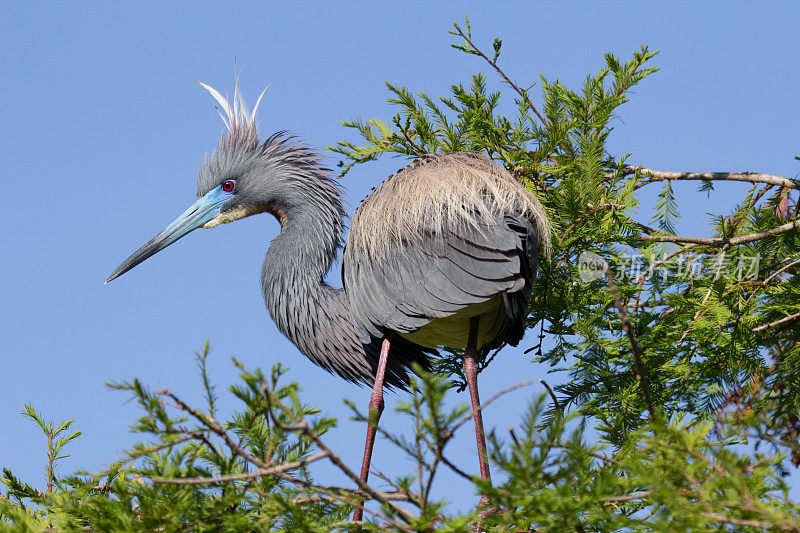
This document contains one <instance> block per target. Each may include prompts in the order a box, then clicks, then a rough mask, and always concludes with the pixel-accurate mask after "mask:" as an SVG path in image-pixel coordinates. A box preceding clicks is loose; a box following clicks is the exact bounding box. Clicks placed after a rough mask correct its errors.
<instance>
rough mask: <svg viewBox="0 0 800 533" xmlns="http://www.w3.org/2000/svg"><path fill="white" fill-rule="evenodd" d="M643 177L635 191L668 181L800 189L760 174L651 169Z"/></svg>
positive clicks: (630, 171) (624, 171)
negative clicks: (764, 185)
mask: <svg viewBox="0 0 800 533" xmlns="http://www.w3.org/2000/svg"><path fill="white" fill-rule="evenodd" d="M637 170H639V168H638V167H635V166H633V165H625V166H624V167H622V169H621V171H622V175H623V176H624V175H628V174H635V173H636V171H637ZM641 175H642V176H647V177H648V179H646V180H644V181H640V182H639V183H637V184H636V186H635V187H634V189H639V188H641V187H644V186H645V185H648V184H650V183H654V182H657V181H668V180H680V181H684V180H690V181H744V182H749V183H767V184H769V185H778V186H780V187H788V188H790V189H800V184H798V183H797V181H795V180H792V179H789V178H785V177H783V176H774V175H771V174H761V173H759V172H670V171H664V170H653V169H651V168H643V169H641Z"/></svg>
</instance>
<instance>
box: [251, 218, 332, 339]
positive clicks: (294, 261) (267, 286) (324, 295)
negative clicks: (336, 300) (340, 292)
mask: <svg viewBox="0 0 800 533" xmlns="http://www.w3.org/2000/svg"><path fill="white" fill-rule="evenodd" d="M326 215H327V216H326ZM330 215H331V213H330V212H328V213H324V212H320V209H319V208H315V206H314V205H305V206H300V207H295V208H293V209H291V210H287V211H286V212H285V216H284V220H283V221H282V222H283V225H282V228H281V233H280V235H278V236H277V237H276V238H275V239H273V241H272V243H271V244H270V247H269V249H268V250H267V254H266V257H265V258H264V264H263V266H262V268H261V286H262V289H263V291H264V301H265V303H266V305H267V309H268V310H269V313H270V315H271V316H272V319H273V320H274V321H275V324H276V325H277V327H278V329H279V330H280V331H281V332H282V333H283V334H284V335H286V337H288V338H289V340H290V341H292V342H293V343H294V344H295V345H297V347H298V348H300V350H301V351H302V352H303V353H306V354H308V350H307V349H304V348H305V344H306V343H308V342H309V341H311V339H310V338H309V335H312V334H313V333H314V328H313V324H312V323H311V321H312V320H313V317H315V316H318V313H319V311H321V309H320V307H321V306H324V305H326V304H328V302H329V300H330V298H331V296H333V294H332V293H335V292H337V291H336V289H333V288H332V287H330V286H329V285H327V284H326V283H325V281H324V276H325V274H326V273H327V272H328V270H329V269H330V266H331V264H332V263H333V260H334V258H335V257H336V253H337V251H338V247H339V245H340V234H341V227H342V226H341V219H339V220H331V217H330Z"/></svg>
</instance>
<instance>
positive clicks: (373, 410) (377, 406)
mask: <svg viewBox="0 0 800 533" xmlns="http://www.w3.org/2000/svg"><path fill="white" fill-rule="evenodd" d="M391 340H392V334H391V333H388V334H387V335H386V337H384V339H383V344H382V345H381V358H380V360H379V361H378V372H377V373H376V374H375V385H373V387H372V396H370V399H369V424H368V426H367V441H366V442H365V443H364V460H363V461H362V463H361V481H363V482H364V483H366V482H367V478H369V464H370V462H372V448H373V446H374V445H375V434H376V433H377V431H378V420H380V418H381V413H382V412H383V379H384V377H385V376H386V361H387V360H388V359H389V346H390V344H391ZM363 518H364V508H363V507H362V506H358V507H356V510H355V511H354V512H353V521H355V522H360V521H361V520H363Z"/></svg>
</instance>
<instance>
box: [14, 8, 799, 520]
mask: <svg viewBox="0 0 800 533" xmlns="http://www.w3.org/2000/svg"><path fill="white" fill-rule="evenodd" d="M2 11H3V13H2V15H1V16H0V80H2V83H0V98H1V99H2V101H3V102H4V104H5V109H4V112H3V119H4V120H3V127H2V128H0V161H1V162H2V163H1V164H0V172H2V178H3V179H2V182H3V183H5V184H6V185H5V187H6V190H5V192H4V198H6V200H5V201H4V207H3V211H4V216H3V222H4V226H5V228H4V230H3V231H2V233H0V239H1V240H0V246H1V248H0V249H2V250H3V259H2V261H0V280H2V305H1V306H0V335H2V339H3V343H2V368H3V371H4V373H3V375H2V387H0V425H1V427H2V428H3V429H2V431H0V464H2V465H3V466H12V467H13V468H14V470H15V471H16V472H17V473H18V474H20V475H22V476H23V477H24V478H25V479H26V480H27V481H29V482H32V483H35V484H39V485H40V484H41V479H42V471H43V464H44V443H43V440H42V437H41V436H40V434H39V433H38V431H37V430H36V429H34V427H33V425H32V424H30V423H29V422H26V421H24V420H23V419H22V418H21V417H20V416H19V414H18V413H19V411H20V410H21V409H22V407H23V404H25V403H28V402H33V403H34V404H35V405H36V407H37V408H38V409H39V410H41V411H42V412H43V413H44V415H45V417H46V418H48V419H56V420H61V419H64V418H70V417H75V418H76V427H77V428H78V429H80V430H81V431H83V432H84V437H82V439H81V440H80V441H78V443H77V445H75V446H73V448H72V450H71V453H72V457H71V458H70V459H69V460H67V461H65V463H64V467H63V472H65V473H66V472H71V471H73V470H75V469H88V470H97V469H99V468H101V467H102V466H103V465H104V464H107V463H108V462H110V461H113V460H114V459H116V458H117V455H116V453H117V452H118V451H119V450H122V449H123V448H124V447H125V446H128V445H130V444H131V443H132V442H133V436H132V435H130V434H129V433H128V429H127V427H128V424H130V423H131V422H133V421H134V418H135V417H136V416H137V412H136V408H135V406H134V405H133V404H131V403H128V402H126V400H127V398H125V397H124V396H122V395H120V394H119V393H117V392H113V391H110V390H108V389H107V388H106V387H105V386H104V382H105V381H107V380H126V379H131V378H133V377H139V378H141V379H142V380H143V381H144V382H145V383H148V384H150V385H152V386H154V387H169V388H170V389H171V390H173V391H174V392H176V393H177V394H179V395H181V396H183V397H185V398H186V399H187V400H190V401H195V400H199V399H200V394H199V393H200V390H199V382H198V380H197V377H196V373H195V368H194V363H193V355H192V353H193V352H194V351H196V350H199V349H200V348H201V347H202V345H203V343H204V341H205V340H206V339H209V340H210V341H211V343H212V346H213V356H212V359H211V365H210V366H211V367H212V371H213V374H214V376H215V377H216V380H217V382H218V383H219V384H220V385H227V384H230V383H232V382H234V380H235V377H236V373H235V371H234V369H233V368H232V366H231V364H230V357H231V356H236V357H237V358H238V359H239V360H241V361H242V362H244V363H245V364H246V365H248V366H250V367H256V366H260V367H262V368H269V367H270V366H271V365H272V364H274V363H275V362H278V361H280V362H282V363H284V364H285V365H287V366H289V367H290V368H291V374H290V377H291V378H293V379H297V380H299V381H301V382H302V383H303V384H304V387H305V398H306V399H307V400H308V401H309V402H311V403H312V404H315V405H318V406H324V407H325V408H326V409H328V410H329V412H331V413H332V414H333V415H335V416H338V417H339V420H340V426H339V428H338V429H336V430H334V431H333V432H332V434H331V435H330V438H329V441H330V444H331V445H332V446H333V447H334V448H335V449H337V451H339V452H340V453H341V455H342V457H343V458H344V460H345V461H347V462H348V463H349V464H351V465H353V466H354V467H356V466H357V465H358V464H359V462H360V456H361V453H362V446H363V435H362V434H363V426H361V425H356V424H354V423H353V422H350V421H349V420H348V419H347V418H348V413H349V411H348V409H347V408H346V407H344V406H343V404H342V403H341V399H342V398H344V397H347V398H350V399H352V400H353V401H355V402H357V403H359V404H366V402H367V400H368V396H369V391H367V390H366V389H361V388H358V387H356V386H353V385H349V384H345V383H343V382H341V381H340V380H338V379H337V378H334V377H331V376H329V375H328V374H326V373H325V372H324V371H322V370H320V369H318V368H317V367H314V366H313V365H312V364H311V363H309V362H308V361H307V360H306V359H305V358H304V357H303V356H301V355H300V354H299V352H298V351H297V350H296V349H295V348H294V347H293V346H292V345H291V344H290V343H289V342H288V341H287V340H286V339H284V338H283V337H282V336H281V335H280V334H279V333H278V332H277V330H276V329H275V326H274V325H273V323H272V322H271V320H270V319H269V317H268V315H267V313H266V311H265V308H264V304H263V301H262V296H261V292H260V287H259V271H260V270H259V269H260V265H261V261H262V259H263V255H264V252H265V250H266V247H267V244H268V243H269V240H270V239H271V238H272V237H274V235H275V234H276V233H277V231H278V225H277V222H275V221H274V220H273V219H272V218H271V217H267V216H260V217H252V218H250V219H247V220H245V221H242V222H239V223H237V224H231V225H226V226H223V227H220V228H218V229H215V230H213V231H198V232H195V233H194V234H192V235H191V236H189V237H187V238H186V239H184V240H182V241H181V242H180V243H178V244H176V245H173V246H172V247H170V248H169V250H166V251H164V252H162V253H160V254H158V256H156V257H154V258H152V259H150V260H148V261H147V262H146V263H144V264H142V265H141V266H139V267H137V268H136V269H135V270H133V271H132V272H130V273H128V274H126V275H125V276H124V277H122V278H120V279H119V280H117V281H115V282H114V283H111V284H109V285H107V286H104V285H103V280H105V278H106V276H107V275H108V274H109V273H110V272H111V271H112V270H113V269H114V267H116V266H117V264H119V263H120V262H121V261H122V260H123V259H124V258H125V257H127V256H128V254H129V253H131V252H133V251H134V250H135V249H136V248H138V247H139V246H140V245H141V244H142V243H144V242H145V241H146V240H147V239H149V238H150V237H151V236H152V235H154V234H155V233H156V232H157V231H159V230H160V229H162V227H164V226H165V225H166V224H167V223H169V222H170V221H171V220H172V219H173V218H174V217H175V216H177V215H178V214H180V213H181V212H182V211H183V210H184V209H185V208H186V207H187V206H188V205H189V204H190V203H192V202H193V201H194V196H195V180H196V177H197V170H198V168H199V165H200V161H201V159H202V157H203V155H204V154H205V153H206V152H208V151H210V150H212V149H213V148H214V147H215V145H216V141H217V139H218V136H219V134H220V132H221V127H222V125H221V122H220V120H219V117H218V116H217V113H216V111H215V110H214V107H213V102H212V100H211V98H210V97H209V96H208V94H206V93H205V92H204V91H203V90H202V89H201V88H200V87H199V86H197V84H195V83H194V80H202V81H204V82H207V83H209V84H211V85H213V86H215V87H217V88H218V89H220V90H223V92H224V90H226V89H230V88H231V87H232V80H233V74H234V61H236V64H237V65H238V66H239V67H240V68H241V86H242V88H243V91H244V94H245V95H246V96H249V98H250V99H251V101H252V100H253V99H254V98H255V97H256V95H257V94H258V93H259V92H260V90H261V89H262V88H263V87H264V86H265V85H266V84H268V83H271V84H272V85H271V87H270V89H269V90H268V91H267V94H266V95H265V97H264V101H263V102H262V105H261V112H260V124H261V131H262V132H263V133H266V134H268V133H271V132H273V131H277V130H282V129H288V130H291V131H293V132H296V133H297V134H299V135H300V136H302V137H303V138H305V139H306V140H307V141H308V143H309V144H310V145H313V146H319V147H324V146H326V145H331V144H334V143H335V142H336V141H337V140H340V139H351V140H353V139H354V136H353V135H352V133H351V132H349V131H346V130H345V129H344V128H342V127H341V126H340V121H341V120H346V119H353V118H356V117H364V118H369V117H380V118H384V119H386V118H388V117H389V116H390V115H391V113H393V110H392V109H391V107H390V106H389V105H388V104H387V103H386V90H385V87H384V83H385V81H387V80H389V81H393V82H398V83H401V84H403V85H406V86H408V87H410V88H412V89H413V90H415V91H424V92H427V93H430V94H433V95H443V94H445V93H446V92H447V90H448V87H449V85H450V84H451V83H454V82H468V80H469V77H470V75H471V74H473V73H475V72H480V71H483V72H487V74H488V75H489V79H490V80H492V83H493V84H495V85H497V83H496V78H495V77H494V76H493V74H492V73H491V72H488V71H487V69H486V67H485V66H484V65H483V64H481V63H480V62H479V60H477V59H476V58H474V57H471V56H466V55H464V54H461V53H459V52H457V51H455V50H453V49H451V48H450V47H449V46H448V45H449V43H450V42H451V40H450V39H451V38H450V36H449V35H448V34H447V31H448V29H449V28H450V26H451V24H452V23H453V22H454V21H461V20H463V16H464V15H465V14H467V15H469V16H470V18H471V21H472V27H473V34H474V36H475V37H476V39H477V41H478V42H479V43H481V44H482V45H484V46H487V47H488V46H490V43H491V39H492V38H493V37H495V36H499V37H501V38H502V39H503V42H504V46H503V51H504V53H503V56H502V58H501V65H502V66H503V67H504V68H505V69H506V71H507V72H508V73H509V75H510V76H511V77H512V78H513V79H515V80H517V81H518V82H519V83H521V84H530V83H533V82H536V81H538V76H539V73H542V74H544V75H545V76H547V77H550V78H555V77H557V78H559V79H560V80H561V81H563V82H565V83H567V84H570V85H572V86H576V85H577V84H579V83H580V82H581V81H582V79H583V78H584V77H585V75H586V74H587V73H588V72H593V71H596V70H597V69H599V68H600V67H601V65H602V61H603V54H604V53H605V52H613V53H615V54H617V55H620V56H622V57H623V58H626V57H629V56H630V54H631V52H632V51H633V50H635V49H637V48H638V47H639V45H641V44H648V45H650V47H651V48H652V49H661V51H662V52H661V54H660V55H659V56H658V57H657V59H656V60H655V64H656V65H657V66H659V67H661V69H662V70H661V71H660V72H659V73H657V74H655V75H654V76H652V77H651V78H650V79H649V80H647V81H645V82H644V83H643V84H642V85H640V86H639V87H638V88H637V89H636V91H635V94H633V96H632V101H631V102H630V103H628V104H626V105H625V106H624V107H623V108H622V109H621V111H620V113H619V117H618V119H617V120H616V122H615V128H616V129H615V132H614V133H613V135H612V138H611V143H610V148H611V150H612V151H613V152H614V153H616V154H618V155H622V154H624V153H628V152H630V153H631V154H632V156H631V161H632V162H635V163H641V164H643V165H645V166H648V167H651V168H658V169H664V170H697V171H701V170H741V171H743V170H754V171H761V172H767V173H773V174H779V175H785V176H791V177H796V176H797V174H798V163H797V162H796V161H794V160H793V156H795V155H797V154H798V153H800V143H799V142H798V141H800V139H798V127H797V125H798V124H799V123H800V105H799V104H798V98H797V88H798V87H800V70H799V69H798V68H797V57H798V45H797V32H796V24H797V20H798V15H800V9H798V6H797V4H790V3H766V2H762V3H752V4H750V3H727V2H726V3H703V4H695V3H674V4H673V3H670V4H667V3H638V2H631V3H628V2H609V3H601V2H592V3H588V2H587V3H522V2H519V3H516V2H508V3H503V2H492V3H485V4H479V3H448V2H440V3H423V2H409V3H393V2H331V3H321V2H320V3H269V4H262V3H225V4H221V3H220V4H217V3H203V2H197V3H188V2H187V3H177V2H176V3H166V4H156V3H102V4H101V3H90V2H83V3H75V4H68V3H61V4H56V3H49V2H48V3H33V2H19V3H14V2H6V3H4V4H3V8H2ZM328 161H329V163H330V165H335V163H336V161H337V159H336V158H335V157H334V156H332V155H331V154H328ZM403 164H405V161H403V160H398V159H390V158H385V159H383V160H381V161H379V162H377V163H373V164H371V165H369V166H364V167H362V168H357V169H355V170H354V171H353V172H351V173H350V174H349V175H348V176H347V177H346V178H345V180H344V185H345V186H346V188H347V190H348V201H349V205H350V206H351V209H352V207H353V206H355V205H357V203H358V201H359V200H360V199H361V198H363V196H364V195H365V194H367V192H368V191H369V188H370V187H373V186H375V185H377V184H378V183H379V182H380V181H381V180H382V179H383V178H384V177H386V176H387V175H388V174H389V173H391V172H393V171H394V170H396V169H397V168H398V167H400V166H402V165H403ZM677 190H678V192H679V200H680V201H681V204H682V206H683V209H684V213H685V219H684V226H683V227H684V230H685V231H689V232H692V233H695V234H698V235H702V234H705V233H707V231H708V225H707V217H706V216H705V213H706V212H709V211H715V212H719V211H720V210H724V209H725V208H726V206H727V205H730V202H731V200H732V198H734V197H735V195H737V194H739V193H741V188H736V187H732V188H731V190H730V191H731V192H730V193H728V194H726V193H718V194H715V195H714V196H712V197H711V199H707V198H706V196H705V195H704V194H702V195H701V194H696V193H694V192H693V191H694V187H692V186H688V187H678V188H677ZM648 219H649V217H648V215H647V213H646V212H643V213H642V220H643V221H647V220H648ZM336 270H338V267H334V274H333V276H332V278H331V281H332V282H333V283H338V276H337V275H336ZM532 343H533V341H532V340H527V339H526V340H525V341H523V343H522V345H521V349H507V350H505V351H504V352H503V353H502V354H501V355H500V356H499V357H498V358H497V359H496V360H495V362H494V363H493V365H492V367H491V368H490V369H489V370H488V371H486V372H485V373H484V374H482V375H481V390H482V393H483V395H484V397H488V396H489V395H491V394H493V393H494V392H496V391H498V390H500V389H502V388H504V387H506V386H507V385H509V384H510V383H513V382H517V381H519V380H520V379H533V380H538V378H540V377H544V376H545V375H546V371H547V369H546V368H544V367H541V366H537V365H534V364H531V363H530V361H529V358H528V357H527V356H525V355H523V354H522V349H524V348H525V347H529V346H530V345H531V344H532ZM547 379H548V380H550V381H551V382H553V383H556V382H558V381H559V380H560V379H562V378H560V377H558V376H550V377H548V378H547ZM538 392H540V390H539V388H537V387H534V388H532V389H528V390H527V391H524V392H516V393H514V394H512V395H510V396H508V397H506V398H504V399H503V400H501V401H499V402H497V403H496V404H495V405H494V406H492V407H491V408H490V409H489V410H488V412H487V413H486V414H485V420H486V423H487V425H488V427H490V428H491V427H495V428H497V429H498V431H500V432H503V433H504V432H505V430H506V428H507V427H509V426H510V425H512V424H514V423H515V422H516V421H517V420H518V419H519V415H520V414H521V410H522V406H523V405H524V403H525V401H526V400H527V398H528V397H529V396H530V395H532V394H536V393H538ZM223 396H225V397H226V398H228V397H227V396H226V395H224V394H223ZM398 398H399V396H397V395H391V396H389V397H388V398H387V400H388V402H387V403H388V407H389V409H388V410H387V413H390V411H391V408H392V406H393V405H395V403H396V402H397V401H398ZM456 400H457V401H467V398H466V396H464V397H462V398H457V399H456ZM225 407H226V408H227V409H228V410H230V409H233V408H234V407H235V404H233V402H232V401H228V402H227V403H226V404H225ZM385 423H386V424H388V425H391V427H392V428H397V429H401V428H402V427H403V426H402V424H404V421H403V420H402V419H400V418H398V417H396V416H392V415H391V414H387V415H386V418H385ZM473 442H474V441H473V435H472V434H471V430H469V429H465V430H463V433H462V435H460V437H459V439H458V440H457V441H456V442H455V443H454V445H453V459H454V460H456V461H457V462H459V463H460V464H462V465H463V466H464V467H465V468H468V469H471V470H472V471H476V470H477V464H476V457H475V452H474V447H473V446H474V445H473ZM374 460H375V464H377V465H378V466H379V467H380V468H381V469H382V470H384V471H386V472H389V473H392V472H394V473H398V472H402V471H403V469H404V468H407V466H408V463H407V462H406V461H405V459H401V458H398V457H396V456H393V454H392V452H391V450H390V449H389V447H388V446H387V445H386V444H385V443H383V442H378V444H377V446H376V452H375V459H374ZM317 472H318V475H319V476H320V478H321V479H324V480H327V481H331V482H335V481H337V479H336V478H335V476H334V474H333V472H332V471H330V470H329V469H326V468H325V467H320V468H318V470H317ZM794 479H795V480H797V479H798V477H797V476H796V475H795V478H794ZM459 485H460V484H458V483H455V482H454V480H453V479H449V478H447V477H443V478H442V479H441V480H440V483H439V487H438V490H439V491H440V494H446V495H447V497H448V498H449V499H450V500H451V501H453V505H454V506H455V507H456V508H467V507H469V506H471V505H472V504H473V503H474V502H475V501H476V500H475V497H474V496H473V495H472V494H471V492H470V491H469V489H465V488H463V487H460V486H459ZM795 485H800V482H796V483H795ZM798 492H799V491H798V489H797V488H795V490H794V495H795V497H798V496H800V494H798Z"/></svg>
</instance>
